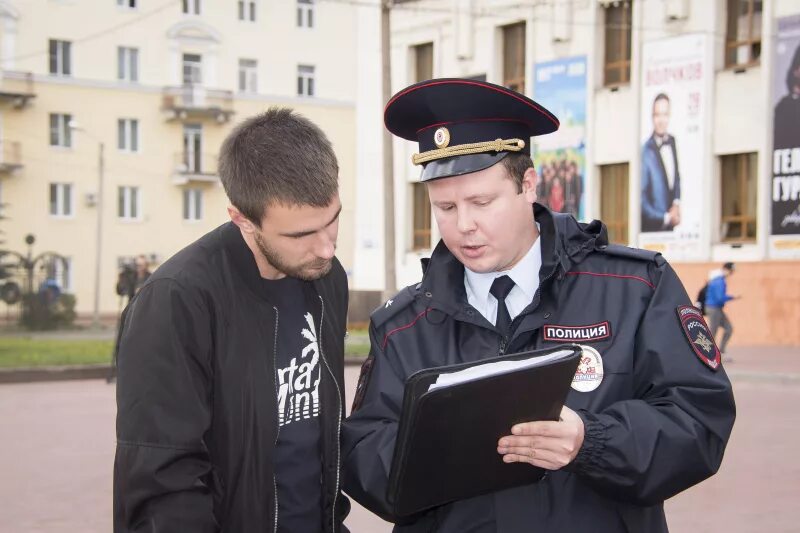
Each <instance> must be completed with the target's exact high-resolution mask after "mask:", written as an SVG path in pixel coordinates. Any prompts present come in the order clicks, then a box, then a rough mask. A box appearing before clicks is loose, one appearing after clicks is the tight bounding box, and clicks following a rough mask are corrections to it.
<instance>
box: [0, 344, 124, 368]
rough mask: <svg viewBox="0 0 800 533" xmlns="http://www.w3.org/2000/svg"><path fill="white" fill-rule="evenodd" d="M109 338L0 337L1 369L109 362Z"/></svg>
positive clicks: (111, 345) (110, 347)
mask: <svg viewBox="0 0 800 533" xmlns="http://www.w3.org/2000/svg"><path fill="white" fill-rule="evenodd" d="M113 346H114V343H113V341H110V340H93V339H90V340H59V339H31V338H25V337H0V368H13V367H26V366H50V365H87V364H97V363H110V362H111V350H112V349H113Z"/></svg>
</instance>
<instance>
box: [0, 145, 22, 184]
mask: <svg viewBox="0 0 800 533" xmlns="http://www.w3.org/2000/svg"><path fill="white" fill-rule="evenodd" d="M21 168H22V147H21V145H20V143H19V142H18V141H6V140H0V175H10V174H13V173H15V172H16V171H18V170H19V169H21Z"/></svg>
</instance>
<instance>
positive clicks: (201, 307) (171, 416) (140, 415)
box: [114, 279, 218, 533]
mask: <svg viewBox="0 0 800 533" xmlns="http://www.w3.org/2000/svg"><path fill="white" fill-rule="evenodd" d="M211 330H212V328H211V323H210V314H209V312H208V306H207V304H206V303H205V302H204V299H203V298H202V296H200V294H197V293H194V292H192V291H189V290H187V289H185V288H183V287H181V286H180V285H178V283H177V282H175V281H173V280H169V279H161V280H158V281H156V282H155V283H150V284H149V285H147V286H146V287H144V288H143V289H142V290H141V291H140V292H139V294H137V295H136V297H135V298H134V299H133V300H132V301H131V304H130V305H129V306H128V308H127V310H126V313H125V316H124V318H123V325H122V332H121V334H120V339H119V347H118V365H119V374H118V376H119V377H118V382H117V453H116V457H115V461H114V531H115V533H123V532H124V533H129V532H131V533H132V532H137V533H155V532H158V533H173V532H174V533H179V532H182V531H192V532H199V533H213V532H217V531H218V525H217V523H216V521H215V518H214V514H213V503H212V488H211V485H212V484H211V481H210V479H211V477H212V475H213V473H212V468H211V463H210V459H209V453H208V449H207V447H206V444H205V442H204V440H203V436H204V434H205V433H206V432H207V431H208V430H209V427H210V423H211V379H212V377H211V372H212V371H211V363H210V361H211V351H212V340H211Z"/></svg>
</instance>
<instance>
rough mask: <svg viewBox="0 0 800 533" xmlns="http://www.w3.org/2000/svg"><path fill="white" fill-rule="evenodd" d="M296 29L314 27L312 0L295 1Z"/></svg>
mask: <svg viewBox="0 0 800 533" xmlns="http://www.w3.org/2000/svg"><path fill="white" fill-rule="evenodd" d="M297 27H298V28H313V27H314V2H313V0H297Z"/></svg>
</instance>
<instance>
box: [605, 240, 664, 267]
mask: <svg viewBox="0 0 800 533" xmlns="http://www.w3.org/2000/svg"><path fill="white" fill-rule="evenodd" d="M597 250H598V251H599V252H602V253H604V254H608V255H615V256H618V257H627V258H628V259H638V260H639V261H648V262H652V263H655V264H657V265H660V264H661V263H663V262H664V258H663V257H662V256H661V252H654V251H653V250H645V249H642V248H631V247H630V246H623V245H621V244H609V245H606V246H599V247H598V248H597Z"/></svg>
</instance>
